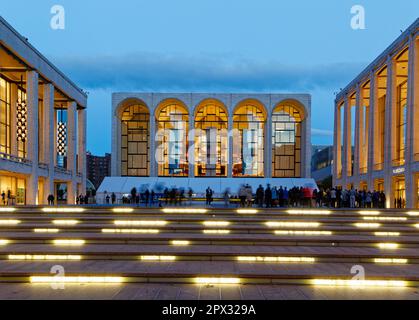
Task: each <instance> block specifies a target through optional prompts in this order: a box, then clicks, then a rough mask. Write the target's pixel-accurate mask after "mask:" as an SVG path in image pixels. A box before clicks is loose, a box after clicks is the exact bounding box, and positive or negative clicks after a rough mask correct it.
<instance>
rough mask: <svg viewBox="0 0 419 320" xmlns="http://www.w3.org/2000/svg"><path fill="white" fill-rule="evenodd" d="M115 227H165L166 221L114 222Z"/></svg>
mask: <svg viewBox="0 0 419 320" xmlns="http://www.w3.org/2000/svg"><path fill="white" fill-rule="evenodd" d="M113 223H114V224H115V225H117V226H165V225H167V224H168V222H167V221H147V220H115V221H114V222H113Z"/></svg>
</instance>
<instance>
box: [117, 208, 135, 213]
mask: <svg viewBox="0 0 419 320" xmlns="http://www.w3.org/2000/svg"><path fill="white" fill-rule="evenodd" d="M112 211H113V212H115V213H130V212H133V211H134V209H133V208H113V209H112Z"/></svg>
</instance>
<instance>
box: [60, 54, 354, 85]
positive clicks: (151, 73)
mask: <svg viewBox="0 0 419 320" xmlns="http://www.w3.org/2000/svg"><path fill="white" fill-rule="evenodd" d="M54 62H55V63H56V64H57V65H58V66H59V67H60V68H61V69H62V70H63V71H64V72H65V73H66V74H68V75H69V76H70V78H71V79H72V80H74V81H75V82H76V83H77V84H78V85H79V86H80V87H82V88H84V89H87V90H89V89H90V90H97V89H106V90H113V91H134V90H138V91H160V92H162V91H184V92H197V91H217V92H244V91H249V92H269V91H279V90H281V91H283V92H298V91H300V92H302V91H304V92H308V91H310V90H314V89H318V88H328V89H330V90H336V89H337V88H339V87H343V86H344V85H345V84H346V83H348V82H349V81H350V79H352V78H353V77H354V76H355V73H354V72H356V70H361V67H362V66H361V65H359V64H353V63H336V64H329V65H327V64H326V65H316V66H308V65H284V64H283V63H281V62H278V61H263V62H261V61H254V60H249V59H244V58H241V57H234V56H231V55H218V56H217V55H213V56H208V55H200V56H196V55H194V56H185V55H173V54H172V55H170V54H156V53H146V52H140V53H135V54H134V53H133V54H127V55H123V56H106V55H102V56H94V57H65V58H62V57H61V58H57V59H55V60H54ZM306 63H307V64H308V62H306Z"/></svg>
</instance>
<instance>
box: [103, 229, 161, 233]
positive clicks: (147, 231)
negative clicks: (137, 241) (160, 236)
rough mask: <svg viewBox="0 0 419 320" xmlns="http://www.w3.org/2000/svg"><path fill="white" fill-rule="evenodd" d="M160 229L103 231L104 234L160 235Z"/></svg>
mask: <svg viewBox="0 0 419 320" xmlns="http://www.w3.org/2000/svg"><path fill="white" fill-rule="evenodd" d="M159 232H160V230H158V229H102V233H126V234H129V233H152V234H156V233H159Z"/></svg>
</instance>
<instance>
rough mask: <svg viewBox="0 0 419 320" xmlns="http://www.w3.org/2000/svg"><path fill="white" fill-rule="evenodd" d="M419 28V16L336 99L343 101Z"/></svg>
mask: <svg viewBox="0 0 419 320" xmlns="http://www.w3.org/2000/svg"><path fill="white" fill-rule="evenodd" d="M418 30H419V18H417V19H416V21H415V22H413V23H412V24H411V25H410V26H409V27H408V28H407V29H406V30H405V31H404V32H403V33H402V34H401V35H400V36H398V37H397V39H396V40H394V41H393V42H392V43H391V44H390V45H389V46H388V47H387V48H386V49H385V50H384V51H383V52H382V53H381V54H380V55H379V56H378V57H377V58H375V59H374V60H373V62H371V63H370V64H369V65H368V66H367V67H366V68H365V69H364V70H363V71H361V73H359V74H358V76H356V77H355V79H353V80H352V81H351V82H350V83H349V84H348V85H347V86H345V88H343V89H342V90H341V91H340V92H339V93H338V94H337V95H336V99H335V101H336V102H338V101H341V100H342V99H343V98H344V96H345V95H346V94H347V93H349V92H351V91H353V90H354V89H355V88H356V85H357V84H358V83H359V82H362V81H363V80H367V78H368V77H369V74H370V72H371V71H375V69H376V68H377V67H380V66H381V65H382V64H383V62H385V61H386V59H387V57H388V55H392V54H394V53H395V51H398V50H399V49H401V48H402V47H403V46H404V45H405V42H406V41H408V40H409V37H410V35H411V34H413V35H414V34H416V33H417V32H418Z"/></svg>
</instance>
